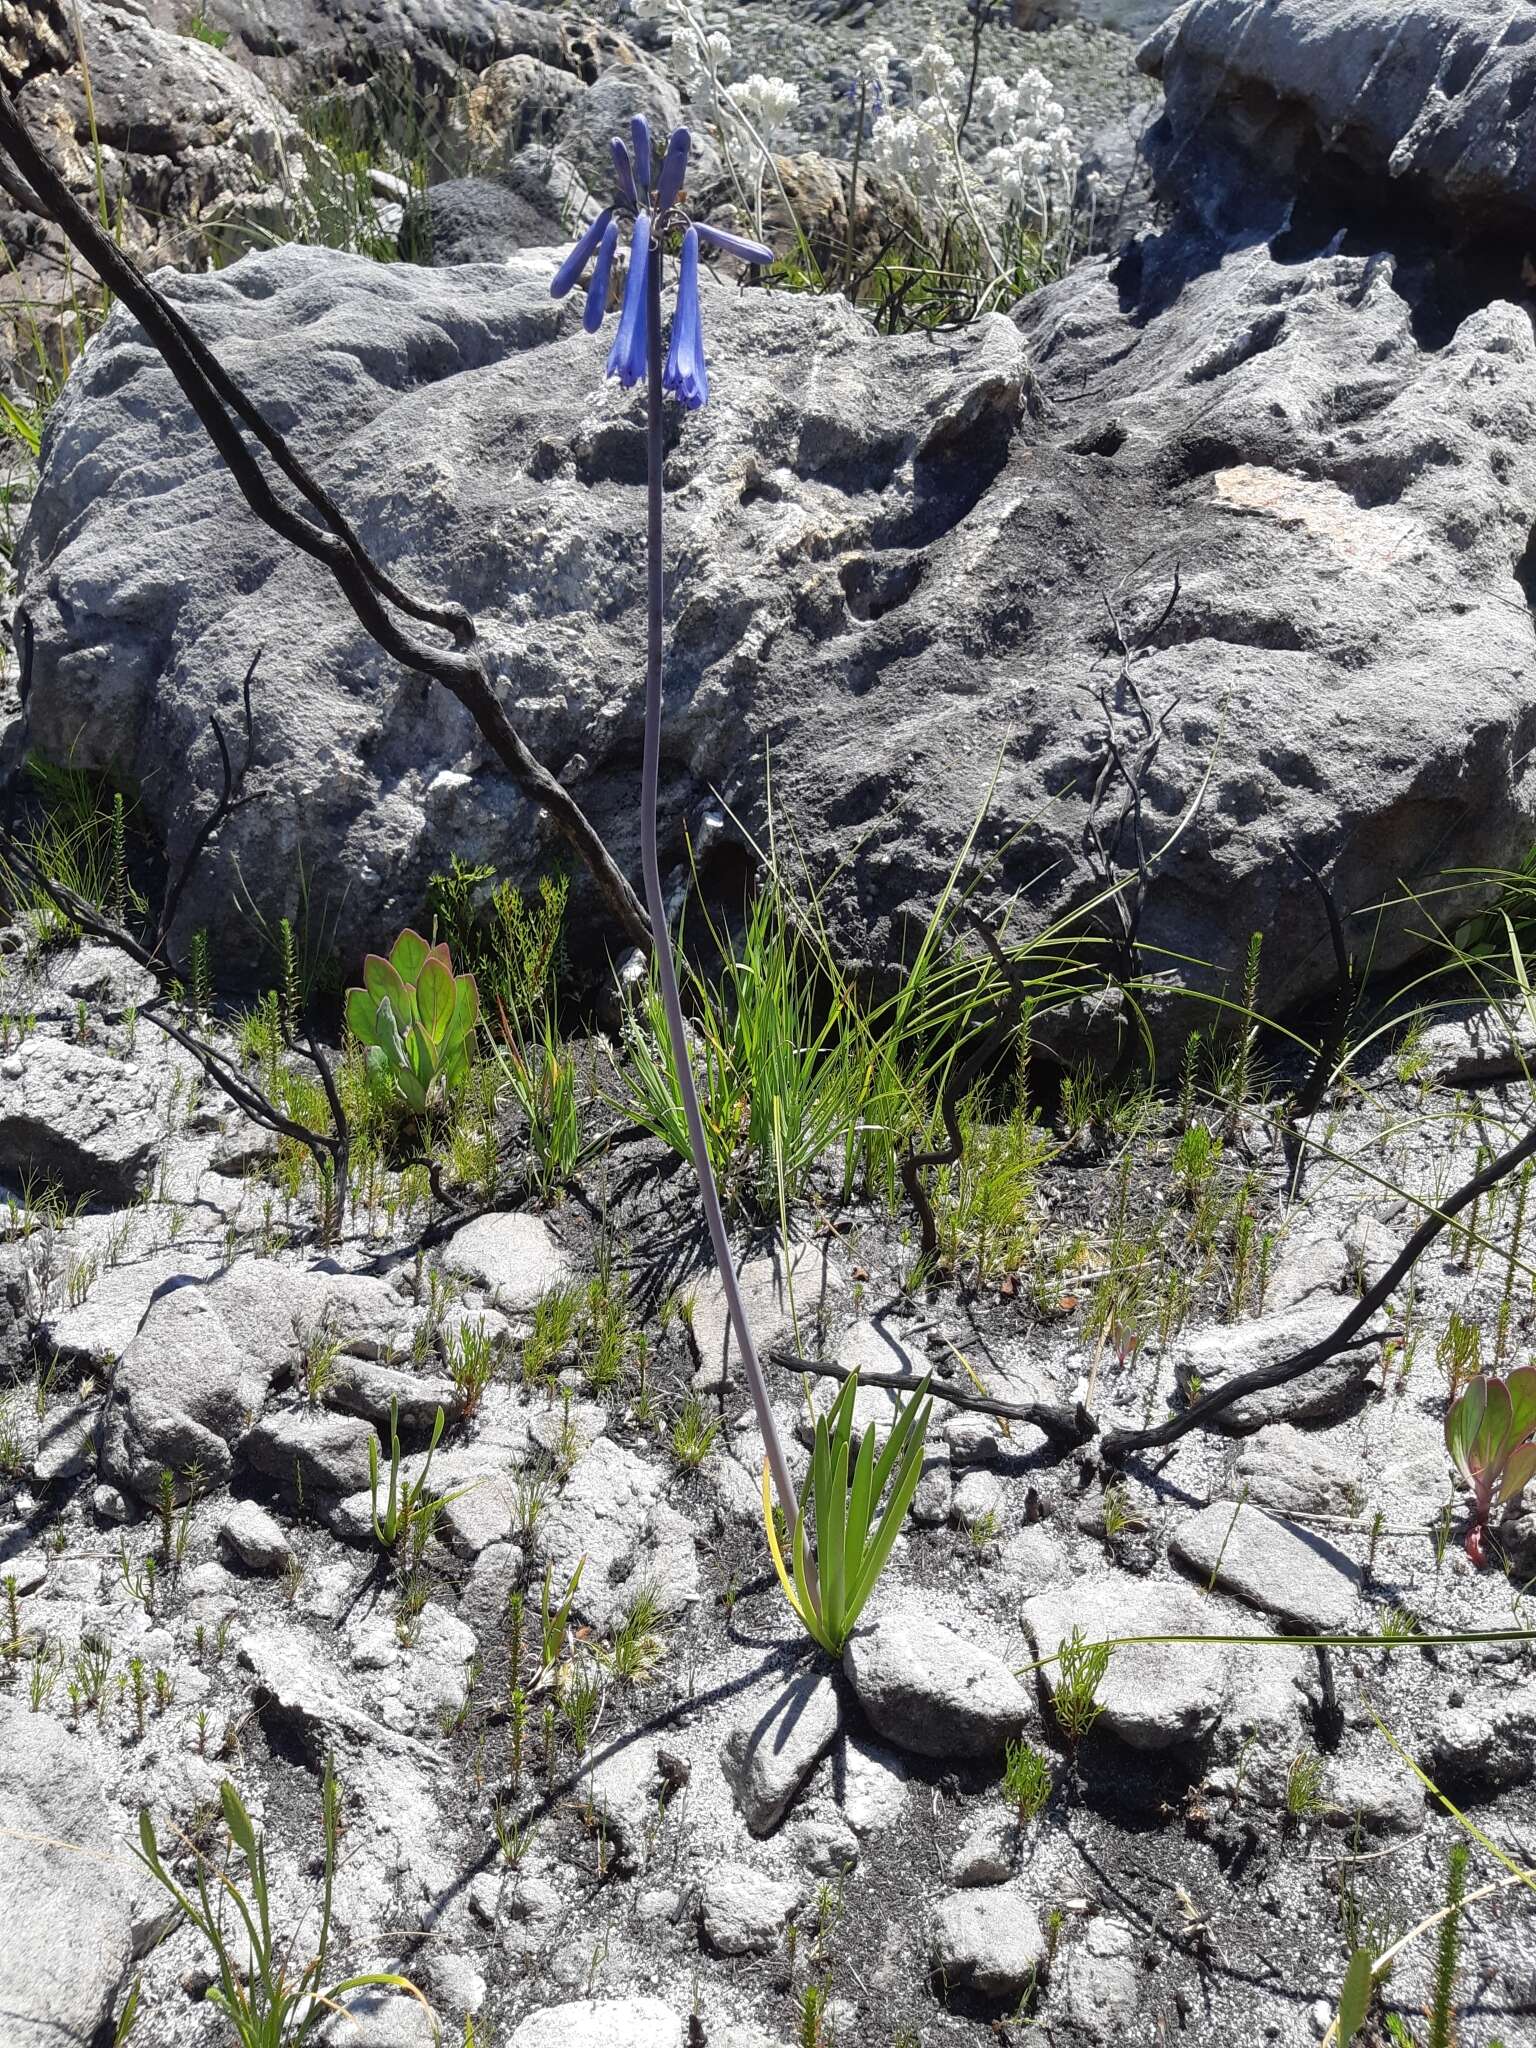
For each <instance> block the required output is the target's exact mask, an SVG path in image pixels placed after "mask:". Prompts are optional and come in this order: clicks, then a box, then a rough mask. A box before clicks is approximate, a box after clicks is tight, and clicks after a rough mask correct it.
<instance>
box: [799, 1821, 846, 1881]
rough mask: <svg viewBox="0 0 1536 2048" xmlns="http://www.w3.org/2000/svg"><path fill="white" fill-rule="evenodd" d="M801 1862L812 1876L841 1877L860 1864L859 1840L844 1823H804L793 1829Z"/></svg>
mask: <svg viewBox="0 0 1536 2048" xmlns="http://www.w3.org/2000/svg"><path fill="white" fill-rule="evenodd" d="M793 1833H794V1842H795V1847H796V1849H797V1850H798V1851H799V1855H800V1861H801V1862H802V1863H803V1864H804V1865H805V1867H806V1869H807V1870H808V1871H810V1873H811V1875H812V1876H813V1877H842V1876H844V1875H845V1874H846V1873H847V1872H848V1871H850V1870H854V1869H856V1868H857V1866H858V1861H859V1838H858V1836H857V1835H856V1834H855V1833H854V1832H853V1829H852V1828H851V1827H849V1826H848V1825H847V1823H846V1822H844V1821H842V1820H804V1821H801V1822H800V1823H799V1824H798V1825H797V1826H796V1827H795V1829H794V1831H793Z"/></svg>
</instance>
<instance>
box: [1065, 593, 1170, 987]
mask: <svg viewBox="0 0 1536 2048" xmlns="http://www.w3.org/2000/svg"><path fill="white" fill-rule="evenodd" d="M1180 590H1181V584H1180V578H1179V570H1178V567H1177V565H1175V567H1174V572H1173V587H1172V589H1171V591H1170V592H1169V595H1168V601H1167V603H1166V604H1165V605H1164V606H1163V609H1162V611H1161V613H1160V614H1159V615H1158V617H1157V619H1156V621H1155V622H1154V623H1153V624H1152V625H1151V626H1150V627H1148V628H1147V630H1146V631H1145V632H1142V633H1138V634H1136V635H1135V636H1134V637H1132V635H1131V634H1130V633H1129V632H1128V631H1127V629H1126V625H1125V622H1124V620H1123V619H1122V617H1121V615H1120V613H1119V611H1118V610H1117V609H1116V606H1115V602H1114V600H1113V599H1112V598H1111V597H1110V595H1109V592H1108V591H1104V592H1102V593H1101V595H1102V597H1103V601H1104V609H1105V611H1106V613H1107V614H1108V616H1109V624H1110V634H1111V646H1112V647H1113V650H1114V652H1115V653H1116V654H1117V655H1118V656H1119V661H1120V666H1119V668H1118V669H1117V671H1116V673H1115V675H1114V677H1113V678H1112V679H1110V680H1108V681H1105V682H1102V683H1100V684H1099V686H1098V689H1097V691H1096V692H1095V694H1096V695H1097V697H1098V701H1099V709H1100V710H1101V711H1102V712H1103V714H1104V754H1103V758H1102V759H1101V760H1100V762H1099V766H1098V770H1097V773H1096V774H1095V776H1094V782H1093V788H1092V790H1091V792H1090V794H1089V798H1088V815H1087V818H1086V819H1085V820H1084V823H1083V855H1084V858H1085V859H1086V860H1087V862H1088V865H1089V868H1090V869H1091V870H1092V872H1093V875H1094V877H1095V879H1096V880H1097V881H1098V882H1099V883H1100V885H1101V887H1102V888H1103V890H1104V891H1105V893H1106V895H1107V898H1108V901H1109V903H1110V905H1111V906H1112V908H1113V912H1114V917H1115V921H1116V924H1117V925H1118V927H1119V930H1118V932H1117V933H1114V934H1111V935H1110V945H1111V955H1112V959H1113V963H1114V973H1115V977H1116V979H1117V980H1118V981H1119V983H1120V984H1121V986H1122V987H1123V988H1124V987H1129V986H1130V985H1131V983H1133V982H1134V981H1135V980H1136V979H1137V978H1138V976H1139V974H1140V971H1141V963H1140V955H1139V953H1138V950H1137V940H1138V936H1139V934H1140V931H1141V919H1142V913H1143V911H1144V910H1145V908H1146V901H1147V888H1148V885H1149V883H1150V881H1151V876H1152V856H1151V854H1150V853H1149V852H1148V849H1147V834H1146V820H1145V816H1144V814H1143V800H1144V792H1145V790H1146V785H1147V780H1148V777H1149V776H1150V775H1151V773H1152V770H1153V768H1154V767H1155V765H1156V763H1157V756H1158V751H1159V749H1160V748H1161V746H1162V744H1163V736H1164V734H1165V733H1166V731H1167V728H1168V721H1169V719H1170V718H1171V717H1172V716H1173V714H1174V712H1175V711H1176V710H1177V709H1178V703H1179V700H1178V698H1177V697H1170V698H1169V700H1168V702H1167V703H1166V704H1165V705H1164V706H1163V707H1162V709H1161V710H1160V711H1157V712H1155V713H1154V712H1153V710H1152V708H1151V706H1150V705H1149V704H1148V703H1147V700H1146V698H1145V697H1144V696H1143V695H1142V692H1141V687H1140V685H1139V683H1138V682H1137V680H1136V673H1135V670H1136V663H1137V661H1138V660H1139V659H1140V658H1141V657H1142V656H1143V655H1145V654H1147V653H1149V652H1150V651H1151V649H1152V647H1153V646H1154V645H1155V644H1156V642H1157V639H1158V637H1159V636H1160V634H1161V633H1162V631H1163V628H1164V627H1165V626H1166V625H1167V624H1168V621H1169V620H1170V619H1171V618H1172V617H1173V614H1174V612H1175V610H1176V609H1177V607H1178V602H1179V595H1180ZM1127 712H1129V713H1131V714H1132V715H1133V716H1134V720H1135V725H1136V728H1137V730H1136V732H1135V734H1134V736H1130V735H1124V734H1122V731H1121V729H1120V726H1119V725H1118V724H1117V719H1123V718H1125V716H1126V714H1127ZM1117 784H1119V785H1123V787H1124V791H1125V795H1124V800H1123V802H1122V803H1121V806H1120V809H1119V812H1118V814H1117V815H1116V816H1115V817H1114V819H1113V820H1112V822H1110V824H1109V826H1108V830H1107V831H1106V829H1105V824H1104V813H1105V809H1106V806H1107V804H1108V803H1109V799H1110V791H1111V789H1112V788H1113V787H1114V786H1115V785H1117ZM1122 870H1123V871H1125V875H1126V879H1124V880H1123V881H1122V880H1121V879H1120V876H1121V873H1122Z"/></svg>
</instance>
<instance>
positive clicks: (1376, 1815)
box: [1323, 1751, 1424, 1835]
mask: <svg viewBox="0 0 1536 2048" xmlns="http://www.w3.org/2000/svg"><path fill="white" fill-rule="evenodd" d="M1323 1796H1324V1798H1325V1799H1326V1801H1327V1813H1328V1817H1329V1818H1330V1819H1331V1820H1332V1821H1333V1822H1334V1824H1335V1825H1336V1826H1338V1827H1341V1828H1345V1829H1348V1828H1352V1827H1353V1826H1354V1825H1355V1823H1356V1821H1357V1820H1358V1821H1359V1823H1360V1825H1361V1826H1362V1827H1363V1828H1364V1829H1365V1830H1366V1832H1367V1833H1368V1834H1373V1835H1416V1834H1418V1833H1420V1832H1421V1830H1422V1829H1423V1826H1424V1790H1423V1787H1422V1786H1421V1785H1420V1783H1419V1781H1418V1779H1417V1778H1416V1777H1414V1775H1413V1773H1412V1772H1411V1771H1406V1770H1404V1769H1403V1767H1402V1765H1401V1764H1400V1763H1399V1762H1398V1761H1397V1759H1396V1758H1395V1757H1381V1756H1375V1755H1372V1754H1371V1753H1370V1752H1369V1751H1365V1752H1363V1753H1360V1754H1357V1755H1353V1756H1334V1757H1330V1758H1329V1760H1328V1768H1327V1770H1326V1772H1325V1773H1324V1776H1323Z"/></svg>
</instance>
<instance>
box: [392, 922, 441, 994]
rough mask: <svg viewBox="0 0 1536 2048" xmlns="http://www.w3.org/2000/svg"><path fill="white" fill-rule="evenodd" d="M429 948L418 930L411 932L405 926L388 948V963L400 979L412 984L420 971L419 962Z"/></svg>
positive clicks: (423, 958)
mask: <svg viewBox="0 0 1536 2048" xmlns="http://www.w3.org/2000/svg"><path fill="white" fill-rule="evenodd" d="M431 950H432V948H431V947H430V946H429V945H428V944H427V942H426V940H425V939H424V938H423V937H422V936H421V933H420V932H413V931H411V930H410V929H409V927H407V929H406V930H405V931H403V932H402V933H401V934H400V936H399V938H398V939H396V941H395V943H394V945H393V946H391V947H390V949H389V964H390V965H391V967H393V968H394V970H395V972H396V974H398V975H399V976H400V979H401V980H402V981H404V982H408V983H412V984H414V982H415V980H416V977H417V975H418V974H420V972H421V963H422V962H423V960H425V959H426V957H427V955H428V954H429V953H430V952H431Z"/></svg>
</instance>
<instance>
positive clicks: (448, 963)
mask: <svg viewBox="0 0 1536 2048" xmlns="http://www.w3.org/2000/svg"><path fill="white" fill-rule="evenodd" d="M427 959H428V960H440V961H441V962H442V963H443V965H444V966H445V967H446V968H447V970H448V972H449V973H450V974H452V972H453V955H452V954H451V953H450V952H449V950H448V941H447V940H446V939H439V940H438V942H437V944H436V945H435V946H432V947H429V948H428V951H427Z"/></svg>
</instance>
